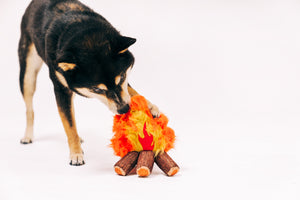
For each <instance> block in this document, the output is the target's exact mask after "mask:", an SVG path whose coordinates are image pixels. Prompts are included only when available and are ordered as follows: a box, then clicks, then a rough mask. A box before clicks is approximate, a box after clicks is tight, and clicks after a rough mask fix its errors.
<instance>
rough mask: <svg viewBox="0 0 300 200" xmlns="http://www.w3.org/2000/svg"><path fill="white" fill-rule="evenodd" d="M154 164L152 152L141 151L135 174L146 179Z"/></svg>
mask: <svg viewBox="0 0 300 200" xmlns="http://www.w3.org/2000/svg"><path fill="white" fill-rule="evenodd" d="M153 164H154V153H153V151H141V152H140V155H139V159H138V161H137V165H136V173H137V174H138V175H139V176H140V177H147V176H149V175H150V174H151V172H152V169H153Z"/></svg>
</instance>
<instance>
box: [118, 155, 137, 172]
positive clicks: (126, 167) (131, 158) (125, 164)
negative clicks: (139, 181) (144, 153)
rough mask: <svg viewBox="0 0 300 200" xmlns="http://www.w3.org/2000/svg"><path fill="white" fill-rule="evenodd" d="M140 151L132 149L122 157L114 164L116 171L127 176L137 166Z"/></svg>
mask: <svg viewBox="0 0 300 200" xmlns="http://www.w3.org/2000/svg"><path fill="white" fill-rule="evenodd" d="M138 157H139V153H138V152H137V151H131V152H129V153H128V154H127V155H126V156H124V157H123V158H121V159H120V160H119V161H118V162H117V163H116V164H115V166H114V168H115V172H116V173H117V174H119V175H122V176H126V175H127V174H129V172H130V171H131V170H132V169H133V168H134V167H135V165H136V163H137V159H138Z"/></svg>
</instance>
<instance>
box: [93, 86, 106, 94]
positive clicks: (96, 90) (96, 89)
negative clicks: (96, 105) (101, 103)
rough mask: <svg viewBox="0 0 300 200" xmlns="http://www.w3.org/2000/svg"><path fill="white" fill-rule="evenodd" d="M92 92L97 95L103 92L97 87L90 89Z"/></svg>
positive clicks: (103, 91)
mask: <svg viewBox="0 0 300 200" xmlns="http://www.w3.org/2000/svg"><path fill="white" fill-rule="evenodd" d="M92 90H93V92H95V93H98V94H104V93H105V90H102V89H100V88H97V87H92Z"/></svg>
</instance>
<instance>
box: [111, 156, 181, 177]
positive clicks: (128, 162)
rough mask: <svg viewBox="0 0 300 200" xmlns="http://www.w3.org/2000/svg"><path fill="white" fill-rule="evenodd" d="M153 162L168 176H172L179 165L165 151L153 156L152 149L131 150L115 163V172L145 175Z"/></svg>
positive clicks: (149, 170) (147, 174)
mask: <svg viewBox="0 0 300 200" xmlns="http://www.w3.org/2000/svg"><path fill="white" fill-rule="evenodd" d="M154 162H155V163H156V164H157V166H158V167H159V168H160V169H161V170H162V171H163V172H164V173H165V174H166V175H168V176H174V175H175V174H176V173H177V172H178V171H179V167H178V165H177V164H176V162H175V161H174V160H173V159H172V158H171V157H170V156H169V155H168V154H167V153H166V152H163V153H160V154H158V155H157V156H156V157H154V152H153V151H148V150H147V151H141V152H139V153H138V152H136V151H131V152H129V153H128V154H127V155H126V156H124V157H123V158H121V159H120V160H119V161H118V162H117V163H116V164H115V172H116V173H117V174H119V175H122V176H126V175H133V174H138V176H139V177H147V176H149V175H150V174H151V172H152V169H153V165H154Z"/></svg>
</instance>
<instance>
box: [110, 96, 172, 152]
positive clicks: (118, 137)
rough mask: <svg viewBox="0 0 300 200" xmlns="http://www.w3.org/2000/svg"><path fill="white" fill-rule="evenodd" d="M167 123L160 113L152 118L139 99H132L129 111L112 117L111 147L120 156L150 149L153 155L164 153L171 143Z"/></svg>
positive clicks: (170, 146)
mask: <svg viewBox="0 0 300 200" xmlns="http://www.w3.org/2000/svg"><path fill="white" fill-rule="evenodd" d="M167 124H168V118H167V117H166V116H165V115H164V114H161V115H160V117H158V118H153V116H152V114H151V112H150V110H149V108H148V105H147V100H146V99H145V98H144V97H143V96H140V95H138V96H133V97H132V98H131V105H130V111H129V112H127V113H125V114H121V115H115V117H114V124H113V132H114V133H115V134H114V136H113V138H112V139H111V147H112V148H113V150H114V153H115V154H116V155H117V156H121V157H123V156H125V155H126V154H127V153H128V152H130V151H142V150H152V151H153V152H154V153H155V155H158V154H159V153H160V152H163V151H165V152H167V151H168V150H170V149H171V148H173V147H174V142H175V133H174V131H173V129H171V128H169V127H168V126H167Z"/></svg>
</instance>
